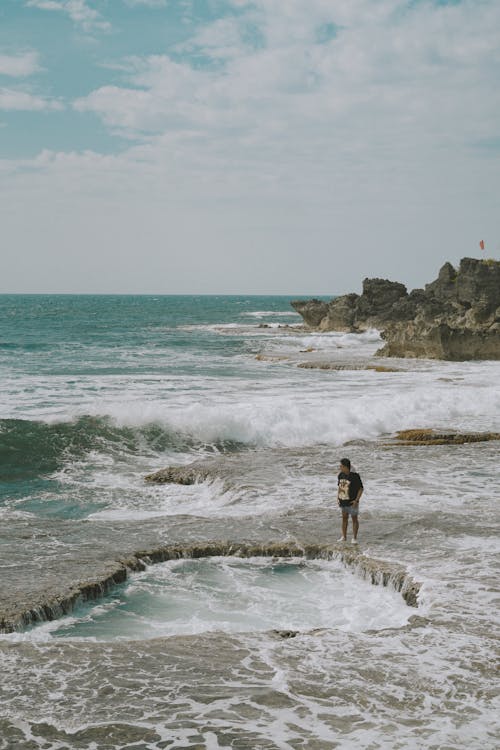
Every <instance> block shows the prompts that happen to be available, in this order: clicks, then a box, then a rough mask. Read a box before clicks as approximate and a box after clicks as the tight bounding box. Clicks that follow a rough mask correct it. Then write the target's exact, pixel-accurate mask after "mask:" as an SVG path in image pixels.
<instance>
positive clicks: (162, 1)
mask: <svg viewBox="0 0 500 750" xmlns="http://www.w3.org/2000/svg"><path fill="white" fill-rule="evenodd" d="M125 4H126V5H130V6H131V7H134V6H135V5H146V6H148V7H149V8H165V7H166V6H167V5H168V0H125Z"/></svg>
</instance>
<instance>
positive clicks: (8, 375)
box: [0, 295, 300, 518]
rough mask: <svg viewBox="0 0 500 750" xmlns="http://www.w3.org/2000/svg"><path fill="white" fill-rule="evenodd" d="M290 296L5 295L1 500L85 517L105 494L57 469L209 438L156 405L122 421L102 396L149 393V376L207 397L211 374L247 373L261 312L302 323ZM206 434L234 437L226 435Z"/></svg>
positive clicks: (182, 448) (234, 376)
mask: <svg viewBox="0 0 500 750" xmlns="http://www.w3.org/2000/svg"><path fill="white" fill-rule="evenodd" d="M290 299H291V298H289V297H265V298H264V297H222V296H221V297H219V296H208V297H206V296H195V297H190V296H165V297H162V296H59V295H56V296H44V295H33V296H18V295H12V296H9V295H7V296H5V295H4V296H0V320H1V326H0V378H1V381H2V384H3V387H2V395H1V397H0V479H1V485H0V506H1V505H2V504H6V503H7V504H12V503H13V504H14V505H15V507H16V509H17V510H18V511H27V512H31V513H35V514H37V515H43V516H46V515H49V516H52V515H53V516H61V517H63V518H65V517H66V518H78V517H83V516H85V515H87V514H88V513H90V512H93V511H95V510H96V509H98V508H100V507H102V506H103V502H102V501H101V499H100V498H99V496H98V495H97V494H96V493H94V496H93V493H92V492H87V493H83V494H82V492H81V491H79V492H77V493H76V495H77V496H76V497H75V492H74V491H73V492H72V493H71V496H68V491H67V487H66V486H64V484H63V485H61V481H60V480H61V476H60V475H59V477H58V478H55V476H54V475H55V474H57V472H64V470H65V469H67V468H68V467H69V466H71V465H74V464H75V463H77V462H87V464H88V465H87V471H86V473H87V475H90V474H91V472H92V469H93V468H95V467H96V465H95V457H96V454H99V455H100V457H101V459H102V457H103V456H107V457H108V458H109V459H110V461H111V462H113V461H118V462H120V460H125V461H127V460H128V459H130V458H131V457H133V456H138V455H146V456H148V457H149V458H151V457H152V456H157V455H162V454H165V453H168V452H169V451H170V452H171V453H176V452H184V453H185V452H186V451H187V452H189V451H191V450H196V449H200V446H202V445H204V444H205V441H203V440H199V439H197V438H196V436H194V435H192V434H190V433H189V432H185V431H182V430H178V429H171V428H170V429H169V427H168V426H166V425H165V424H161V423H160V422H159V421H157V420H155V418H154V415H153V416H152V417H151V420H146V421H145V423H144V424H136V423H132V424H130V425H125V424H123V423H118V422H117V420H116V419H113V417H112V416H111V415H110V414H109V413H107V412H106V407H105V405H104V404H103V410H102V413H101V410H100V409H99V405H98V404H97V401H98V400H99V398H102V397H103V394H107V395H108V396H110V397H111V398H116V400H118V401H120V402H121V403H122V405H123V410H126V404H127V398H128V397H129V396H130V395H131V394H133V395H134V396H137V395H139V399H142V398H143V400H144V401H147V400H148V397H149V394H148V383H149V384H151V385H152V387H153V388H155V387H157V388H156V390H157V391H159V393H158V394H157V395H158V397H159V398H160V399H162V401H163V402H164V403H165V402H166V401H167V400H168V399H170V400H172V399H175V396H176V394H179V395H181V394H183V395H184V396H185V395H186V393H190V394H191V397H192V398H193V399H195V400H196V399H197V398H203V395H204V391H205V390H206V384H207V382H216V383H217V387H218V388H219V387H220V388H221V389H222V390H224V387H225V386H224V385H223V384H224V382H225V381H235V380H236V381H238V382H239V381H240V380H241V379H243V380H247V381H249V382H251V381H252V380H253V379H254V378H255V373H254V372H253V370H252V369H251V368H250V370H249V368H248V363H247V361H246V360H247V359H248V355H252V354H254V353H255V352H258V351H259V339H258V338H255V336H254V335H252V334H254V333H256V332H257V333H258V332H259V331H264V330H267V329H259V324H263V325H269V322H272V324H273V325H274V326H279V325H287V324H290V323H297V322H298V321H299V320H300V319H299V317H298V316H297V315H296V313H294V311H293V310H292V308H291V307H290ZM259 312H262V313H264V315H259ZM233 327H234V328H233ZM216 328H217V330H216ZM234 330H236V331H240V330H243V331H244V330H247V331H248V332H249V334H250V335H248V336H235V335H231V333H233V332H234ZM225 334H227V335H225ZM260 369H261V372H260V375H259V376H260V377H264V378H265V377H266V370H265V369H263V368H260ZM159 383H160V387H159V388H158V385H159ZM87 411H88V413H86V412H87ZM211 443H212V444H213V447H214V448H215V449H217V450H231V449H232V447H238V441H237V440H231V439H227V440H224V439H221V440H218V439H217V437H215V439H214V440H213V441H211ZM93 457H94V463H93ZM97 464H99V460H97ZM73 490H74V488H73ZM83 495H84V496H83ZM105 504H106V503H105V502H104V505H105Z"/></svg>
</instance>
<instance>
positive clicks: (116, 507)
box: [0, 298, 500, 750]
mask: <svg viewBox="0 0 500 750" xmlns="http://www.w3.org/2000/svg"><path fill="white" fill-rule="evenodd" d="M30 299H31V301H30ZM30 299H27V300H25V301H24V303H23V301H22V299H18V300H12V299H9V300H8V304H7V302H5V300H4V306H5V305H6V304H7V311H9V310H12V309H14V310H15V312H16V314H15V315H12V316H10V317H9V315H8V314H5V315H4V318H3V319H4V320H11V321H17V322H16V323H15V325H16V326H17V328H15V326H14V324H12V325H13V326H14V327H13V328H12V329H6V332H4V331H3V332H2V342H3V343H2V342H0V343H2V345H3V346H4V348H3V349H1V352H0V373H1V376H2V391H1V395H0V420H1V421H0V447H2V445H3V446H4V448H5V450H4V448H2V450H4V452H3V453H2V461H3V471H4V477H3V478H4V482H3V488H2V497H1V506H0V513H1V517H2V528H3V532H2V533H3V534H4V535H5V544H4V546H3V547H2V549H4V550H8V551H9V557H8V558H7V557H5V558H2V565H3V566H4V569H5V570H15V571H16V575H19V574H18V573H17V571H18V570H19V566H22V565H24V566H25V565H26V561H27V560H28V559H29V553H30V551H31V554H32V555H33V556H35V555H36V559H37V560H40V561H41V562H40V565H43V564H44V562H43V561H54V560H55V561H56V562H57V561H58V560H61V561H64V560H65V559H68V560H73V559H80V558H81V559H82V560H84V559H85V560H86V559H89V558H90V559H92V556H93V555H94V556H96V558H97V557H99V559H104V558H105V556H106V554H108V553H107V550H106V545H105V544H103V542H102V540H103V539H105V538H106V529H109V539H110V544H111V540H112V541H113V545H114V546H113V549H115V547H116V545H117V544H118V543H119V544H121V545H123V547H124V548H126V551H132V550H133V549H137V545H140V539H141V534H142V533H144V534H146V532H147V533H148V534H150V529H151V526H150V524H154V525H155V527H157V528H158V530H159V533H160V532H161V535H162V539H163V540H164V541H165V543H168V541H169V539H170V538H172V535H175V534H177V536H179V534H182V533H184V531H183V529H186V530H187V531H186V534H187V533H188V532H189V540H190V541H191V542H192V541H195V540H196V538H200V539H205V538H232V537H235V538H236V537H238V538H239V537H242V538H247V537H248V536H249V535H251V537H252V538H254V539H259V538H260V537H261V536H262V535H264V534H267V535H268V536H270V535H274V536H275V538H277V539H279V538H286V539H289V540H292V541H294V542H296V543H299V544H300V543H302V542H305V541H306V540H307V541H315V540H316V541H319V542H321V543H331V542H333V541H334V540H335V539H336V538H337V537H338V534H339V519H338V511H337V509H336V507H335V500H334V496H335V473H336V468H337V463H338V459H339V458H340V456H341V455H344V454H347V455H348V456H350V457H351V459H352V460H353V463H354V465H355V466H356V468H357V469H358V470H359V471H360V473H361V474H362V477H363V480H364V482H365V493H364V495H363V499H362V503H361V516H360V519H361V534H360V540H361V549H362V551H363V552H364V553H365V554H367V555H368V556H371V557H374V558H378V559H383V560H386V561H393V562H394V563H395V564H398V565H403V566H405V567H406V569H407V570H408V572H409V574H410V575H412V576H413V577H414V579H415V580H417V581H420V582H421V583H422V589H421V595H420V600H419V608H418V609H417V610H414V609H409V608H408V607H406V605H405V604H404V603H403V600H402V599H401V597H400V595H399V594H396V592H394V591H390V590H384V589H382V588H380V587H377V586H373V585H371V583H369V581H366V580H363V579H362V578H361V576H360V574H359V571H358V573H356V571H354V572H352V571H351V572H348V571H346V570H343V569H341V568H340V567H339V565H338V563H335V562H334V561H332V562H326V561H308V562H307V564H305V563H299V562H296V561H294V562H290V561H288V562H286V566H289V567H286V568H285V569H284V572H282V573H279V574H275V575H273V573H272V570H273V567H272V566H273V564H274V563H273V562H272V561H264V562H262V561H258V560H255V561H251V562H250V563H249V562H247V561H237V562H232V561H230V560H212V561H205V562H202V561H179V562H176V563H170V564H166V565H160V566H155V567H153V568H148V569H147V571H145V572H144V573H141V574H134V576H133V577H132V578H131V580H130V582H129V583H128V585H127V586H125V587H123V588H122V589H120V590H117V591H114V592H112V593H111V594H110V596H109V598H108V599H107V600H105V601H101V602H96V603H91V604H90V605H89V606H88V607H87V608H86V609H84V610H81V611H80V610H78V611H75V612H74V613H72V614H71V615H70V616H69V618H68V619H66V620H64V621H63V620H61V621H55V622H52V623H45V624H42V625H41V626H40V627H39V628H35V629H33V630H31V631H28V632H26V633H21V634H14V635H12V636H9V635H7V636H3V637H2V638H1V640H0V659H1V661H2V669H3V674H4V676H5V679H4V683H3V688H2V689H3V694H2V714H1V718H0V738H1V739H0V748H5V750H13V748H17V747H19V748H23V749H24V747H26V748H28V747H33V748H35V749H38V748H40V749H41V748H44V750H60V749H62V748H68V750H73V748H78V747H91V746H92V743H94V746H95V747H97V748H99V747H101V746H107V747H110V748H123V747H127V746H129V745H131V743H134V742H135V743H136V745H137V746H138V747H141V748H142V747H144V748H148V749H149V748H153V749H154V750H157V749H158V750H159V748H164V747H170V748H178V747H193V748H195V747H200V746H202V747H214V748H216V747H231V746H232V747H241V748H260V747H262V748H275V747H277V748H278V747H279V748H287V749H288V748H296V747H299V746H304V747H305V746H307V747H310V748H318V750H320V749H321V750H322V749H323V748H325V747H336V746H338V747H341V748H351V747H352V748H354V747H366V748H368V747H370V748H374V749H379V748H380V749H383V750H392V748H395V747H402V748H413V747H415V748H417V747H418V748H429V749H430V748H438V747H443V748H445V747H446V748H462V747H468V748H478V750H479V748H481V750H482V749H483V748H493V747H496V745H497V735H496V733H497V732H498V720H497V716H498V708H499V707H498V699H497V696H496V694H495V691H494V674H493V667H494V663H493V659H492V655H493V653H494V648H495V646H494V643H493V634H494V632H495V628H497V627H498V622H497V620H496V615H495V612H496V609H497V606H498V593H497V591H498V587H497V576H498V552H499V551H500V550H499V544H498V498H499V497H500V478H499V472H498V443H497V442H491V443H481V444H479V443H478V444H470V445H462V446H434V447H424V446H422V447H415V448H407V447H404V446H398V445H395V444H394V443H393V442H392V440H393V437H394V433H395V432H396V431H397V430H400V429H405V428H414V427H422V428H425V427H438V428H443V429H455V430H469V431H472V430H473V431H481V430H494V431H500V387H499V383H500V377H499V376H500V365H499V363H495V362H471V363H448V362H430V361H404V362H398V361H395V362H389V363H385V364H389V365H391V364H392V365H394V367H395V368H397V369H398V370H399V371H396V372H376V371H373V370H364V369H359V367H361V366H363V365H365V364H377V363H378V360H374V359H373V355H374V352H375V351H376V349H377V348H378V347H379V345H380V340H379V335H378V333H377V332H373V331H372V332H367V333H366V334H363V335H353V334H311V333H307V332H304V333H300V332H298V331H297V330H295V329H290V328H284V327H283V326H287V325H296V323H297V318H296V316H295V314H294V313H293V311H291V312H287V309H286V304H285V303H284V301H283V299H282V298H270V299H269V300H267V301H266V300H264V299H262V298H256V299H253V300H252V299H246V298H231V299H229V298H227V299H222V298H221V299H219V300H218V301H210V300H202V299H201V300H200V298H197V300H195V301H194V302H193V300H191V302H188V301H186V300H183V299H179V300H175V304H174V302H173V301H170V302H169V301H168V298H165V299H164V300H163V301H162V300H161V299H160V300H159V301H158V300H156V301H154V304H153V300H147V299H145V300H142V301H141V299H140V298H133V299H131V300H129V301H127V300H126V299H125V298H117V299H116V300H115V301H113V299H104V301H101V300H99V298H96V299H95V300H94V301H92V300H84V301H81V302H80V301H79V300H78V298H70V299H69V300H61V299H57V298H49V300H48V301H47V303H46V304H47V306H46V307H44V306H43V304H42V303H41V302H40V300H35V301H34V302H33V298H30ZM54 300H55V301H54ZM23 304H24V305H25V306H24V307H23ZM30 305H32V306H33V305H35V306H36V310H35V312H33V310H34V308H33V309H32V308H31V307H30ZM190 305H191V306H190ZM196 305H197V306H198V307H197V308H196V309H197V311H198V312H197V313H196V315H194V314H193V308H194V307H196ZM16 306H17V307H16ZM54 306H55V307H56V309H57V310H58V315H59V317H58V318H57V319H58V320H59V326H58V327H55V326H54V324H53V321H54V316H53V315H52V312H51V311H53V308H54ZM124 306H125V307H124ZM242 308H243V309H242ZM30 310H31V312H33V315H32V316H31V312H30ZM49 312H50V313H51V314H50V316H49ZM91 312H93V313H96V314H95V315H93V317H92V320H94V321H95V320H97V321H106V325H104V324H102V327H101V328H99V326H98V327H97V329H96V328H95V326H94V327H92V326H88V320H89V319H90V318H89V316H90V313H91ZM35 313H36V314H35ZM45 315H46V316H47V317H44V316H45ZM23 316H24V317H23ZM30 316H31V317H30ZM64 316H66V318H65V317H64ZM23 321H24V322H23ZM33 321H34V322H33ZM65 321H66V322H65ZM70 324H71V325H70ZM261 324H266V325H267V326H269V327H265V328H264V327H259V326H260V325H261ZM280 326H282V327H280ZM70 333H71V335H70ZM308 349H314V350H315V351H314V352H312V356H313V357H319V358H321V357H327V358H328V359H329V361H331V362H334V363H338V364H339V365H341V366H344V365H345V367H346V368H347V369H339V370H326V371H322V370H304V369H300V368H298V367H297V363H299V362H300V361H302V360H303V358H304V357H305V356H309V355H311V352H307V350H308ZM257 355H264V357H263V358H262V356H261V357H260V358H259V359H256V356H257ZM350 366H351V369H349V367H350ZM354 366H355V368H354ZM207 459H210V460H211V461H213V462H214V465H215V466H216V470H215V471H214V474H213V476H210V477H209V478H208V479H207V480H206V481H204V482H201V483H199V484H194V485H191V486H178V485H162V486H159V485H150V484H146V483H145V482H144V475H145V474H147V473H149V472H152V471H155V470H157V469H160V468H163V467H165V466H167V465H169V464H175V465H185V464H188V463H190V462H192V461H194V460H207ZM183 524H184V526H183ZM19 525H21V527H20V526H19ZM20 528H21V530H19V529H20ZM178 529H180V531H179V530H178ZM142 530H143V531H142ZM13 535H14V536H13ZM17 535H19V540H20V541H19V545H18V547H17V551H16V546H15V544H13V543H12V542H11V539H12V538H15V539H17V538H18V536H17ZM132 539H133V541H131V540H132ZM348 544H350V542H348ZM127 545H128V546H127ZM134 545H135V546H134ZM4 554H5V553H4ZM16 555H17V557H16ZM50 564H52V562H50ZM16 565H17V566H18V567H16ZM176 566H177V567H176ZM190 566H194V568H193V569H191V568H190ZM25 569H26V568H25ZM61 570H62V571H64V563H63V562H61ZM176 570H177V573H178V575H177V574H176V573H175V571H176ZM193 571H194V572H193ZM32 575H35V579H34V580H35V581H37V580H38V576H37V575H36V574H35V573H33V574H32ZM277 581H278V582H279V585H277V584H276V582H277ZM275 584H276V585H275ZM5 585H7V586H8V585H10V583H9V580H7V579H5ZM27 585H28V584H27ZM169 587H170V588H169ZM412 615H416V616H417V617H416V619H415V618H413V619H412ZM314 628H320V632H317V633H312V632H310V631H312V630H313V629H314ZM273 629H276V630H280V629H292V630H298V631H299V632H300V634H299V635H298V636H296V637H295V638H292V639H288V640H283V639H281V638H280V637H279V636H275V635H272V633H271V631H272V630H273ZM243 631H245V632H243ZM2 743H3V744H2ZM9 743H10V744H9ZM105 743H107V745H105ZM141 743H142V744H141ZM304 743H305V744H304Z"/></svg>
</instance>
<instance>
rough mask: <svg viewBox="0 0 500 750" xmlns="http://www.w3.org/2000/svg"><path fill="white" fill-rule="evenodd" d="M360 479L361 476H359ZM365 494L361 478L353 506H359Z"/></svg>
mask: <svg viewBox="0 0 500 750" xmlns="http://www.w3.org/2000/svg"><path fill="white" fill-rule="evenodd" d="M358 477H359V475H358ZM362 494H363V482H362V481H361V477H359V489H358V492H357V494H356V499H355V500H353V505H358V503H359V501H360V500H361V495H362Z"/></svg>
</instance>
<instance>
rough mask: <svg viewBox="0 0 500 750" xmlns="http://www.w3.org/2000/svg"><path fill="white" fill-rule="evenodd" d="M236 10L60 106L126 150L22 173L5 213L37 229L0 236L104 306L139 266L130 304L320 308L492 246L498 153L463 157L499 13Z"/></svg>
mask: <svg viewBox="0 0 500 750" xmlns="http://www.w3.org/2000/svg"><path fill="white" fill-rule="evenodd" d="M232 4H233V5H234V6H235V8H236V6H237V10H238V12H237V13H236V14H235V16H234V17H230V18H222V19H218V20H216V21H214V22H212V23H210V24H206V25H205V26H202V27H199V28H198V29H197V31H196V32H195V33H194V34H193V36H192V38H191V39H190V40H189V42H188V43H187V44H183V45H182V47H179V48H177V49H176V50H174V51H172V54H171V55H168V54H161V55H153V56H144V57H142V58H139V57H133V58H128V59H126V60H124V61H122V65H121V68H120V72H121V74H122V75H123V79H124V83H123V85H121V86H118V85H107V86H102V87H100V88H98V89H96V90H95V91H92V92H90V93H89V95H88V96H85V97H82V98H80V99H78V100H77V101H76V102H75V103H74V108H75V110H76V111H80V112H93V113H95V115H96V116H97V117H99V118H100V119H101V120H102V122H104V123H105V125H106V126H107V127H108V128H109V129H110V130H111V131H112V132H115V133H119V134H121V135H125V136H127V137H130V138H131V139H137V142H138V143H139V145H130V146H129V147H128V148H126V149H125V150H124V151H123V152H122V153H120V154H119V155H117V156H113V157H110V156H103V155H99V154H91V153H84V154H76V153H74V154H64V153H44V154H43V155H42V156H41V157H40V158H39V159H38V160H37V161H36V162H30V163H29V164H22V165H19V174H17V175H16V176H12V177H11V178H10V180H9V181H8V182H9V185H10V187H11V191H10V193H9V196H6V197H5V198H4V200H5V203H4V205H5V206H6V207H7V206H8V205H10V204H9V201H14V200H15V198H16V195H17V199H18V200H19V196H20V195H21V196H24V200H25V205H28V204H29V205H30V206H32V207H35V209H34V213H36V214H37V216H38V219H37V222H36V223H34V224H33V225H32V226H30V227H26V228H24V227H21V228H20V226H19V225H20V222H19V225H18V224H13V226H12V234H13V236H15V231H16V229H17V230H18V231H21V230H22V232H24V233H29V232H31V231H33V233H35V227H37V229H36V236H40V237H46V238H47V239H46V240H45V242H46V243H47V246H49V245H48V243H49V242H50V241H51V240H50V238H51V237H54V238H55V239H54V243H55V244H57V242H61V247H63V244H64V246H65V247H67V246H72V247H73V246H74V248H75V252H77V251H78V253H80V254H81V256H82V257H83V256H85V257H86V258H87V260H88V262H87V265H85V267H84V266H83V265H82V273H86V271H85V269H86V268H87V266H88V267H89V268H91V267H95V268H98V269H99V273H100V276H99V279H101V278H105V276H106V272H109V278H113V279H118V276H117V274H118V275H120V274H121V275H122V276H121V277H120V278H121V279H122V283H121V286H115V287H114V288H115V289H118V290H119V289H122V290H125V291H126V290H127V289H126V288H125V286H124V285H125V275H126V274H127V273H129V278H130V279H131V282H130V283H131V285H132V286H131V287H129V290H130V288H135V289H139V286H136V287H134V286H133V285H134V283H135V279H136V276H134V275H133V271H132V270H131V269H133V268H135V269H136V271H137V274H139V276H140V278H141V279H142V281H141V282H140V284H141V286H140V289H142V290H143V291H147V290H148V283H149V289H161V288H163V289H164V290H165V291H172V292H175V291H176V290H177V291H185V292H189V291H223V290H226V291H238V290H243V291H245V288H246V290H248V291H250V290H251V289H253V290H256V291H263V292H264V291H272V284H273V278H274V279H280V282H279V283H280V287H279V290H281V291H301V290H302V291H303V292H307V291H311V292H317V293H319V292H328V291H331V292H332V293H333V292H342V291H350V290H352V289H355V288H357V286H358V285H359V281H360V277H361V275H386V276H388V277H392V278H400V279H401V280H403V281H405V282H406V283H408V284H410V285H412V286H415V285H417V284H420V283H424V282H425V281H428V280H429V279H430V278H433V277H434V275H435V273H436V271H437V269H438V268H439V265H440V264H441V262H442V261H443V260H444V259H450V260H452V261H454V262H455V261H456V260H458V259H459V258H460V257H461V256H462V255H467V254H471V252H472V249H471V248H475V247H476V246H477V241H476V240H477V237H476V235H477V234H478V233H480V234H481V235H483V234H484V235H485V236H486V237H487V236H488V231H489V232H490V233H491V234H492V235H493V234H494V232H497V235H498V226H497V224H498V219H497V217H498V202H499V191H498V170H499V156H500V151H499V149H498V148H496V150H495V148H494V147H493V148H492V149H491V150H490V151H489V152H487V151H486V150H485V149H484V148H483V149H481V148H478V144H480V143H481V142H483V143H485V144H487V143H488V142H492V143H493V142H494V139H495V137H496V138H497V127H498V122H499V121H500V95H499V93H498V86H497V79H498V69H499V67H500V53H499V49H500V45H499V44H498V41H499V39H498V37H499V32H498V29H499V28H500V4H499V3H498V2H496V0H490V1H488V0H485V1H484V2H482V3H481V4H480V5H478V4H477V2H472V0H464V1H463V2H461V3H455V4H450V5H446V6H438V5H437V4H434V3H432V2H430V1H429V0H426V1H425V2H421V3H413V4H411V5H409V4H408V3H407V2H406V1H403V0H379V1H378V2H377V3H374V2H373V0H335V2H333V0H309V2H307V3H304V2H303V0H287V2H283V0H280V1H278V0H256V1H255V2H237V0H233V3H232ZM325 27H326V28H328V29H329V30H330V32H332V30H333V32H332V33H329V34H324V33H322V32H323V30H324V29H325ZM116 69H117V66H116V65H115V74H116ZM1 168H2V166H1V165H0V169H1ZM15 168H16V165H5V164H4V166H3V169H4V170H8V169H15ZM27 169H30V170H33V169H34V170H36V171H35V173H33V172H30V174H29V179H28V177H27V176H26V174H25V171H26V170H27ZM4 182H7V181H4ZM16 191H18V192H16ZM51 196H52V197H51ZM61 196H63V197H61ZM51 200H53V201H54V203H55V204H56V203H57V206H58V212H57V215H58V217H59V218H58V221H59V222H61V226H62V225H64V227H65V230H64V243H63V240H60V239H59V233H58V232H59V229H58V230H57V232H56V230H55V229H54V228H53V227H52V225H51V224H50V217H51V215H52V214H53V211H52V208H51ZM60 202H63V203H64V209H62V208H61V205H60ZM37 212H38V213H37ZM9 216H11V218H9ZM12 216H15V213H12V212H11V214H9V215H8V216H7V219H6V220H8V221H9V222H11V223H12V222H14V218H12ZM61 231H62V230H61ZM23 236H24V235H23ZM110 238H111V240H112V241H110ZM29 240H30V238H29V237H28V236H26V243H27V245H28V244H29ZM33 241H34V242H35V241H36V237H35V235H34V237H33ZM54 243H53V244H54ZM55 244H54V246H55ZM51 247H52V245H51ZM114 247H116V248H119V252H120V256H119V257H118V255H113V252H114V251H113V248H114ZM137 248H140V252H141V261H140V263H139V262H138V260H137V258H138V255H137ZM61 252H62V250H61ZM116 252H117V253H118V250H117V251H116ZM106 258H107V260H105V259H106ZM92 261H94V263H93V262H92ZM134 263H135V266H134ZM103 264H104V265H103ZM106 264H107V265H106ZM54 267H55V268H57V267H58V266H54ZM339 267H342V278H339V276H338V269H339ZM103 268H104V270H103ZM127 268H128V269H129V270H128V271H127V270H126V269H127ZM20 273H21V272H20ZM148 273H149V274H150V275H149V276H148ZM124 274H125V275H124ZM139 276H137V279H139ZM20 278H23V277H22V276H20ZM148 278H149V282H148V281H147V279H148ZM75 283H76V282H75ZM96 283H103V282H101V281H96ZM117 284H118V281H117ZM137 284H139V280H138V281H137ZM162 284H164V286H163V287H162ZM87 288H88V289H92V286H91V284H90V281H89V282H88V286H87ZM94 288H95V287H94ZM73 289H75V287H73ZM274 289H275V290H276V289H278V287H277V286H276V284H275V286H274ZM76 290H78V289H76Z"/></svg>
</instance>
